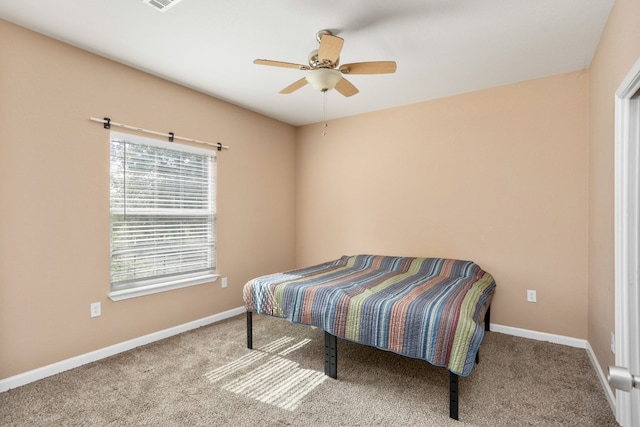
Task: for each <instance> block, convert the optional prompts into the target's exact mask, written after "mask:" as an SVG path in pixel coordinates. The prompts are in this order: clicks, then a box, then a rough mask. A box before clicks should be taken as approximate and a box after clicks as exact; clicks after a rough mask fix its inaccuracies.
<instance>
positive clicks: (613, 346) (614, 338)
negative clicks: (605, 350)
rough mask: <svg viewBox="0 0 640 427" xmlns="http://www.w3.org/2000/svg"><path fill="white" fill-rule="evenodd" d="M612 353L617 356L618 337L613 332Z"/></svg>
mask: <svg viewBox="0 0 640 427" xmlns="http://www.w3.org/2000/svg"><path fill="white" fill-rule="evenodd" d="M611 353H613V354H616V335H615V334H614V333H613V332H611Z"/></svg>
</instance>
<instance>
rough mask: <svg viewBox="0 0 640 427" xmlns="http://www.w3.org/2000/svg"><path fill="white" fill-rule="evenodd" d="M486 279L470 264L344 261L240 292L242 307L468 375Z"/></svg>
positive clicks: (487, 293) (262, 280) (486, 295)
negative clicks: (242, 299)
mask: <svg viewBox="0 0 640 427" xmlns="http://www.w3.org/2000/svg"><path fill="white" fill-rule="evenodd" d="M495 286H496V285H495V282H494V280H493V277H492V276H491V275H490V274H489V273H486V272H485V271H483V270H482V269H481V268H480V267H479V266H478V265H477V264H475V263H473V262H471V261H461V260H454V259H443V258H413V257H392V256H379V255H355V256H343V257H341V258H340V259H337V260H334V261H329V262H326V263H323V264H319V265H315V266H313V267H308V268H303V269H299V270H294V271H289V272H285V273H277V274H271V275H268V276H263V277H258V278H256V279H253V280H251V281H249V282H248V283H247V284H246V285H245V286H244V291H243V297H244V304H245V308H246V309H247V310H248V311H252V312H256V313H259V314H267V315H271V316H276V317H282V318H286V319H288V320H289V321H291V322H293V323H300V324H304V325H312V326H316V327H318V328H321V329H324V330H325V331H327V332H329V333H330V334H333V335H335V336H337V337H341V338H344V339H347V340H351V341H355V342H358V343H361V344H365V345H369V346H373V347H377V348H380V349H383V350H388V351H393V352H395V353H399V354H402V355H405V356H408V357H413V358H418V359H424V360H426V361H428V362H429V363H431V364H433V365H436V366H442V367H446V368H447V369H449V370H450V371H451V372H453V373H455V374H457V375H460V376H468V375H469V374H470V373H471V370H472V369H473V365H474V361H475V356H476V354H477V352H478V349H479V347H480V343H481V342H482V338H483V337H484V328H483V327H482V321H483V320H484V314H485V312H486V310H487V308H488V307H489V304H490V301H491V297H492V295H493V292H494V290H495Z"/></svg>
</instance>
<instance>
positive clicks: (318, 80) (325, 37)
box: [253, 30, 396, 96]
mask: <svg viewBox="0 0 640 427" xmlns="http://www.w3.org/2000/svg"><path fill="white" fill-rule="evenodd" d="M316 40H318V43H320V47H319V48H318V49H316V50H313V51H311V53H310V54H309V65H302V64H294V63H291V62H281V61H272V60H269V59H256V60H255V61H253V63H254V64H259V65H269V66H272V67H283V68H296V69H298V70H303V71H309V73H307V75H306V76H305V77H303V78H301V79H300V80H298V81H296V82H294V83H292V84H290V85H289V86H287V87H285V88H284V89H282V90H281V91H280V93H282V94H289V93H292V92H294V91H296V90H298V89H300V88H301V87H303V86H304V85H306V84H307V83H310V84H311V86H313V87H314V89H316V90H319V91H320V92H327V91H328V90H331V89H334V88H335V90H337V91H338V92H340V93H341V94H342V95H344V96H353V95H355V94H356V93H358V89H357V88H356V87H355V86H354V85H353V84H351V83H350V82H349V81H348V80H347V79H345V78H344V77H342V75H343V74H391V73H395V71H396V63H395V61H375V62H355V63H353V64H344V65H339V62H340V52H341V51H342V45H343V44H344V40H343V39H341V38H340V37H337V36H334V35H333V34H332V33H331V31H329V30H320V31H318V32H317V33H316Z"/></svg>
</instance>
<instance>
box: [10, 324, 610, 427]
mask: <svg viewBox="0 0 640 427" xmlns="http://www.w3.org/2000/svg"><path fill="white" fill-rule="evenodd" d="M245 326H246V323H245V317H244V316H239V317H235V318H233V319H229V320H226V321H223V322H220V323H217V324H214V325H211V326H207V327H203V328H200V329H197V330H194V331H191V332H187V333H184V334H181V335H179V336H176V337H172V338H169V339H166V340H164V341H161V342H157V343H154V344H150V345H147V346H144V347H140V348H138V349H135V350H132V351H129V352H127V353H123V354H120V355H117V356H114V357H111V358H109V359H106V360H103V361H100V362H96V363H92V364H88V365H86V366H83V367H80V368H77V369H74V370H71V371H68V372H64V373H62V374H59V375H56V376H53V377H50V378H47V379H44V380H41V381H38V382H36V383H33V384H29V385H26V386H24V387H20V388H17V389H13V390H9V391H8V392H5V393H1V394H0V425H2V426H53V425H56V426H58V425H59V426H139V425H148V426H196V425H207V426H371V425H383V426H458V427H462V426H581V427H584V426H615V425H617V424H616V422H615V419H614V417H613V414H612V412H611V409H610V407H609V405H608V403H607V401H606V397H605V394H604V391H603V390H602V388H601V385H600V383H599V381H598V379H597V377H596V374H595V371H594V369H593V367H592V366H591V363H590V361H589V358H588V356H587V354H586V352H585V351H584V350H580V349H575V348H570V347H565V346H561V345H556V344H550V343H541V342H537V341H532V340H527V339H523V338H517V337H512V336H508V335H503V334H499V333H495V332H490V333H488V334H487V335H486V337H485V340H484V342H483V344H482V347H481V353H480V364H479V365H476V366H475V368H474V370H473V372H472V373H471V375H470V376H469V377H467V378H461V379H460V421H453V420H451V419H449V417H448V414H449V406H448V405H449V398H448V392H449V383H448V380H449V375H448V371H446V370H445V369H442V368H435V367H433V366H431V365H429V364H428V363H426V362H424V361H420V360H415V359H408V358H405V357H402V356H399V355H396V354H393V353H389V352H384V351H381V350H376V349H373V348H369V347H364V346H361V345H357V344H354V343H350V342H347V341H343V340H339V341H338V379H337V380H334V379H331V378H327V377H325V376H324V375H323V369H324V338H323V332H322V331H320V330H317V329H312V328H309V327H305V326H299V325H292V324H290V323H289V322H287V321H286V320H282V319H274V318H270V317H265V316H254V350H248V349H247V348H246V334H245Z"/></svg>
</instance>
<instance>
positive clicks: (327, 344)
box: [247, 306, 491, 420]
mask: <svg viewBox="0 0 640 427" xmlns="http://www.w3.org/2000/svg"><path fill="white" fill-rule="evenodd" d="M490 324H491V306H489V307H487V311H486V313H485V315H484V330H485V331H487V332H488V331H490V330H491V329H490ZM247 348H249V349H252V348H253V312H251V311H247ZM478 363H480V350H478V353H476V364H478ZM324 374H325V375H327V376H329V377H331V378H334V379H337V378H338V337H337V336H335V335H332V334H330V333H329V332H327V331H325V332H324ZM458 380H459V376H458V375H457V374H454V373H453V372H451V371H449V417H450V418H453V419H454V420H457V419H458V416H459V410H458Z"/></svg>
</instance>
